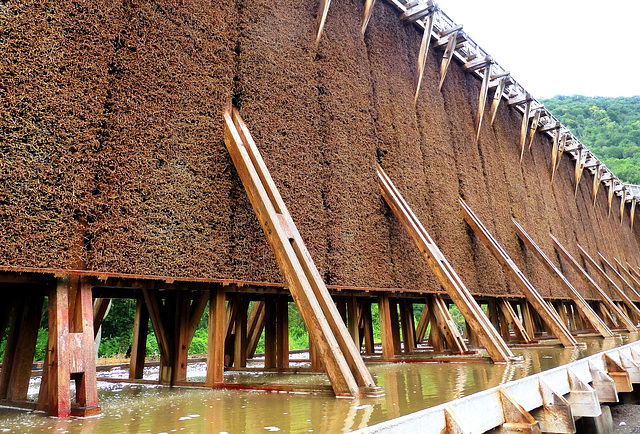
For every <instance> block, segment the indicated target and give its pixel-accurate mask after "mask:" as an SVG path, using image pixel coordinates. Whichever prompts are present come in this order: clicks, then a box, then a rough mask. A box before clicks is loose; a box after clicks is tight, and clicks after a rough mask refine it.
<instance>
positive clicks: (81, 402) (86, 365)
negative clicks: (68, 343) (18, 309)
mask: <svg viewBox="0 0 640 434" xmlns="http://www.w3.org/2000/svg"><path fill="white" fill-rule="evenodd" d="M91 293H92V288H91V284H90V283H89V282H88V281H87V280H85V279H84V278H82V277H81V278H80V279H79V282H78V289H77V291H76V303H75V306H76V308H75V309H74V311H75V312H74V315H75V318H72V320H73V322H74V323H75V324H77V325H80V326H81V330H79V329H76V330H75V331H76V332H77V333H78V334H79V335H80V339H81V347H80V348H77V349H76V351H74V353H73V354H71V355H70V356H71V357H70V364H71V366H70V372H71V373H74V374H76V375H75V381H76V406H73V407H72V408H71V414H72V415H73V416H79V417H86V416H92V415H96V414H98V413H100V408H99V407H98V383H97V380H96V365H95V346H94V330H93V322H94V317H93V297H92V294H91Z"/></svg>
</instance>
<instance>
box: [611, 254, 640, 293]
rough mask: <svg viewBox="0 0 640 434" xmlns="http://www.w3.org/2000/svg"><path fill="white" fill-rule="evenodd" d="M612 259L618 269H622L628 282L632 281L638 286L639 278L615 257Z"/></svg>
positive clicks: (639, 283)
mask: <svg viewBox="0 0 640 434" xmlns="http://www.w3.org/2000/svg"><path fill="white" fill-rule="evenodd" d="M613 261H614V262H615V263H616V264H617V265H618V270H622V271H624V274H625V275H626V276H627V277H628V278H629V279H630V280H629V281H630V282H633V284H634V285H635V287H636V288H640V280H638V278H637V277H636V276H634V275H633V274H632V273H631V272H630V271H629V270H627V269H626V268H625V266H624V265H622V263H621V262H620V261H618V259H617V258H613Z"/></svg>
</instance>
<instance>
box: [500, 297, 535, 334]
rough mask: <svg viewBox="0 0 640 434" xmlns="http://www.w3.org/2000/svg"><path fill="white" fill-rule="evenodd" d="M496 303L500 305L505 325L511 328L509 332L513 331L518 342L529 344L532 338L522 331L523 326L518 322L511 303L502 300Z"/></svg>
mask: <svg viewBox="0 0 640 434" xmlns="http://www.w3.org/2000/svg"><path fill="white" fill-rule="evenodd" d="M498 303H499V304H500V310H501V311H502V315H504V318H505V319H506V321H507V323H508V324H509V325H510V326H511V330H513V333H514V334H515V335H516V339H517V340H518V342H522V343H525V344H529V343H531V342H532V341H533V338H532V337H531V336H529V334H528V333H527V331H526V330H525V329H524V326H523V325H522V322H520V319H519V318H518V315H517V314H516V312H515V311H514V310H513V307H512V306H511V303H509V301H508V300H506V299H504V298H502V299H500V301H499V302H498Z"/></svg>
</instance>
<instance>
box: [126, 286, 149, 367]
mask: <svg viewBox="0 0 640 434" xmlns="http://www.w3.org/2000/svg"><path fill="white" fill-rule="evenodd" d="M148 328H149V312H148V311H147V307H146V306H145V304H144V300H142V299H140V300H138V301H137V303H136V315H135V317H134V320H133V339H132V341H131V361H130V362H129V378H132V379H140V378H142V374H143V371H144V359H145V356H146V353H147V333H148V331H149V330H148Z"/></svg>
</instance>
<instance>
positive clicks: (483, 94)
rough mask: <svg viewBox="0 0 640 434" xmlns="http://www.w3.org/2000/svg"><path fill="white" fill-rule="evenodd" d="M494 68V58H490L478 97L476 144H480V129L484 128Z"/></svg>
mask: <svg viewBox="0 0 640 434" xmlns="http://www.w3.org/2000/svg"><path fill="white" fill-rule="evenodd" d="M492 68H493V59H491V58H489V59H488V61H487V63H486V64H485V66H484V72H483V76H482V84H481V85H480V95H479V97H478V111H477V112H476V121H475V127H476V141H475V144H478V139H480V130H481V128H482V119H483V117H484V108H485V105H486V101H487V95H488V94H489V81H490V79H491V71H492Z"/></svg>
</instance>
